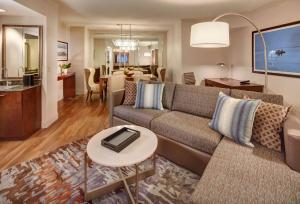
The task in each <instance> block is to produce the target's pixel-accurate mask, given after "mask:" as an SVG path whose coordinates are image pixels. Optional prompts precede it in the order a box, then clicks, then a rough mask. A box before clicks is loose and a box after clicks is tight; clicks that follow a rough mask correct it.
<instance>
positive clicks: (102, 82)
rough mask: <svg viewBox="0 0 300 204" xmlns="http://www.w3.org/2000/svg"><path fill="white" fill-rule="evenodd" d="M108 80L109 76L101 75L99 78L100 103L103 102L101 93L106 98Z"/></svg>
mask: <svg viewBox="0 0 300 204" xmlns="http://www.w3.org/2000/svg"><path fill="white" fill-rule="evenodd" d="M108 78H109V75H102V76H100V78H99V92H100V100H101V101H104V94H103V92H105V97H107V84H108Z"/></svg>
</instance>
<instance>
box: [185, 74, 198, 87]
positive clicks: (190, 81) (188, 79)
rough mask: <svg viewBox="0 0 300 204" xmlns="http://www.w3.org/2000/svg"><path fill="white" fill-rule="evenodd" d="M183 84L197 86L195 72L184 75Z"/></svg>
mask: <svg viewBox="0 0 300 204" xmlns="http://www.w3.org/2000/svg"><path fill="white" fill-rule="evenodd" d="M183 83H184V84H187V85H195V84H196V78H195V74H194V72H186V73H183Z"/></svg>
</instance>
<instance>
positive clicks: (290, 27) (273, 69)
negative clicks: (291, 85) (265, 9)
mask: <svg viewBox="0 0 300 204" xmlns="http://www.w3.org/2000/svg"><path fill="white" fill-rule="evenodd" d="M262 33H263V36H264V38H265V41H266V46H267V60H268V74H271V75H279V76H287V77H300V21H297V22H293V23H288V24H284V25H279V26H275V27H271V28H266V29H262ZM252 72H254V73H261V74H264V73H265V71H264V50H263V44H262V41H261V38H260V36H259V33H258V32H257V31H254V32H252Z"/></svg>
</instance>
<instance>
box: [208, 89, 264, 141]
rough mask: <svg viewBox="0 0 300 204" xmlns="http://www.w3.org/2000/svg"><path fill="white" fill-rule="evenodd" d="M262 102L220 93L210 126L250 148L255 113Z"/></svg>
mask: <svg viewBox="0 0 300 204" xmlns="http://www.w3.org/2000/svg"><path fill="white" fill-rule="evenodd" d="M260 102H261V101H260V100H243V99H236V98H232V97H230V96H227V95H226V94H224V93H222V92H220V93H219V98H218V101H217V105H216V109H215V112H214V115H213V119H212V121H211V122H210V123H209V126H210V127H211V128H212V129H213V130H215V131H217V132H219V133H220V134H222V135H224V136H226V137H229V138H231V139H233V140H234V141H235V142H237V143H240V144H244V145H247V146H250V147H254V145H253V144H252V143H251V142H250V140H251V136H252V128H253V123H254V118H255V113H256V111H257V108H258V107H259V105H260Z"/></svg>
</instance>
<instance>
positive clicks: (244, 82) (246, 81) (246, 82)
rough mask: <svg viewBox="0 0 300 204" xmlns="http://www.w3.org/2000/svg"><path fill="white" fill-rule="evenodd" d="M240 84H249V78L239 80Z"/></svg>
mask: <svg viewBox="0 0 300 204" xmlns="http://www.w3.org/2000/svg"><path fill="white" fill-rule="evenodd" d="M240 84H250V80H244V81H240Z"/></svg>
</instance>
